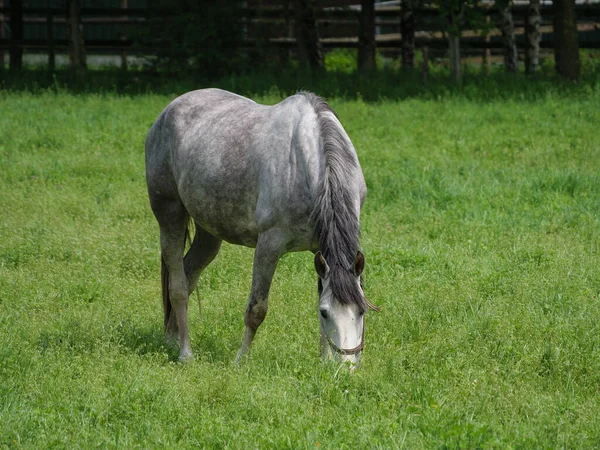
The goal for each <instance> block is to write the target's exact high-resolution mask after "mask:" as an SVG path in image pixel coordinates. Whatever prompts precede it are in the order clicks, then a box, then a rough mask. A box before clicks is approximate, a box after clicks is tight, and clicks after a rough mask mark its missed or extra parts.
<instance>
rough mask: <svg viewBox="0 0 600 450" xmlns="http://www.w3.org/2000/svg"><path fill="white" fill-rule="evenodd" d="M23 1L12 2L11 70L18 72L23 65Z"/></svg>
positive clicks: (13, 0) (14, 0)
mask: <svg viewBox="0 0 600 450" xmlns="http://www.w3.org/2000/svg"><path fill="white" fill-rule="evenodd" d="M22 43H23V1H22V0H12V1H11V2H10V50H9V54H10V70H11V72H16V71H19V70H21V67H22V66H23V49H22V48H21V44H22Z"/></svg>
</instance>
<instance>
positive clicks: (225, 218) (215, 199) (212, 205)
mask: <svg viewBox="0 0 600 450" xmlns="http://www.w3.org/2000/svg"><path fill="white" fill-rule="evenodd" d="M218 188H219V186H214V185H213V186H210V188H208V189H207V188H206V187H205V186H198V185H197V184H196V186H195V187H194V188H193V189H191V190H188V192H193V195H185V194H184V195H181V199H182V201H183V203H184V205H185V208H186V209H187V211H188V213H189V214H190V216H191V217H192V219H193V220H194V221H195V222H196V223H197V224H198V225H199V226H200V227H202V228H203V229H204V230H206V231H208V232H209V233H211V234H212V235H214V236H216V237H218V238H219V239H222V240H224V241H226V242H229V243H231V244H238V245H245V246H248V247H255V246H256V242H257V240H258V233H259V231H258V225H257V223H256V214H255V212H256V200H255V198H254V197H255V196H254V195H251V193H250V192H238V194H239V195H231V191H229V195H226V194H225V192H224V190H223V189H218ZM249 194H250V195H249Z"/></svg>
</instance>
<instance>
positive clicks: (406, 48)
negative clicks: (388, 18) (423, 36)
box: [400, 0, 415, 70]
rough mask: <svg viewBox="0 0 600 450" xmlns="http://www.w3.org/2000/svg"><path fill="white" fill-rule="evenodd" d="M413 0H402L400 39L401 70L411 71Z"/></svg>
mask: <svg viewBox="0 0 600 450" xmlns="http://www.w3.org/2000/svg"><path fill="white" fill-rule="evenodd" d="M413 6H414V0H402V10H401V16H400V37H401V39H402V69H403V70H411V69H413V68H414V65H415V14H414V8H413Z"/></svg>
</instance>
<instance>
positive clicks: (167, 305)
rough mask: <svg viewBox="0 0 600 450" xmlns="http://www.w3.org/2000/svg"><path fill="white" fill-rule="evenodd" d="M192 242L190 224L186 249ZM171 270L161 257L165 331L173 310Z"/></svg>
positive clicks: (187, 230)
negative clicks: (170, 287)
mask: <svg viewBox="0 0 600 450" xmlns="http://www.w3.org/2000/svg"><path fill="white" fill-rule="evenodd" d="M191 242H192V235H191V231H190V225H189V224H188V225H187V226H186V227H185V237H184V241H183V245H184V248H185V246H186V244H187V245H188V246H189V245H190V244H191ZM169 278H170V277H169V268H168V267H167V264H166V263H165V260H164V258H163V257H162V256H161V257H160V284H161V289H162V299H163V313H164V324H165V329H166V328H167V325H168V323H169V318H170V317H171V311H172V310H173V306H172V305H171V295H170V294H169Z"/></svg>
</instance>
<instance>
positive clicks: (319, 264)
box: [315, 252, 329, 279]
mask: <svg viewBox="0 0 600 450" xmlns="http://www.w3.org/2000/svg"><path fill="white" fill-rule="evenodd" d="M315 270H316V271H317V274H318V275H319V277H321V278H322V279H325V278H327V275H329V266H328V265H327V261H325V258H323V255H322V254H321V252H317V253H316V254H315Z"/></svg>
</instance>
